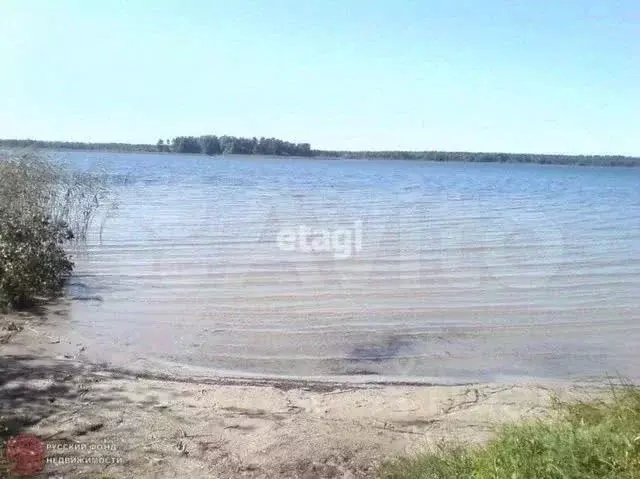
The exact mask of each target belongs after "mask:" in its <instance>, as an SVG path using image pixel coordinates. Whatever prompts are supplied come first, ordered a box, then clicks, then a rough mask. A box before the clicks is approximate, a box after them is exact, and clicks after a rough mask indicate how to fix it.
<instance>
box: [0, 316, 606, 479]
mask: <svg viewBox="0 0 640 479" xmlns="http://www.w3.org/2000/svg"><path fill="white" fill-rule="evenodd" d="M56 311H60V309H57V308H56V307H55V306H54V307H52V308H49V311H48V313H46V314H42V315H39V316H34V315H29V314H11V315H4V316H0V338H2V339H0V341H1V342H2V344H0V351H2V354H1V355H0V364H1V366H2V367H1V369H2V370H3V372H5V374H4V378H2V379H0V416H4V417H5V421H6V420H7V417H9V418H14V419H13V420H14V421H18V423H19V424H20V426H21V429H22V430H24V431H26V432H29V433H32V434H36V435H37V436H38V437H40V438H46V439H45V442H46V443H47V444H48V445H50V444H53V447H54V448H55V447H58V445H59V444H71V445H77V446H76V447H77V448H78V449H79V450H77V451H69V450H68V449H64V447H62V446H61V447H60V448H59V449H60V450H58V449H55V450H53V452H52V453H51V457H53V458H58V459H59V460H60V461H63V459H64V458H67V457H69V456H73V457H76V458H79V459H80V460H81V459H82V458H83V457H86V456H87V454H89V453H88V452H87V450H84V449H82V448H83V447H84V446H83V445H88V446H89V447H91V444H96V443H100V444H102V443H104V444H110V445H111V447H112V451H111V452H110V453H109V454H107V456H109V457H112V458H113V459H114V463H110V464H102V465H100V464H83V465H82V466H79V465H78V464H65V463H64V462H57V463H55V464H48V465H47V468H46V469H45V471H49V472H55V473H58V474H64V475H65V477H84V476H83V474H87V473H93V474H98V475H99V474H103V477H106V478H120V477H127V478H128V477H131V478H133V477H167V478H168V477H176V474H177V475H178V476H180V475H183V476H184V477H194V478H199V477H202V478H208V477H221V478H226V477H228V478H232V477H265V478H267V477H291V478H298V477H309V478H321V477H351V478H353V477H362V478H369V477H372V478H373V477H376V471H377V467H378V465H379V464H380V462H381V461H383V460H385V459H388V458H390V457H394V456H397V455H407V454H412V453H415V452H419V451H423V450H425V449H428V448H430V447H433V446H434V445H435V444H437V443H438V442H439V441H441V440H458V441H460V442H465V443H471V444H480V443H484V442H486V441H487V440H488V439H489V438H490V437H491V435H492V434H493V432H494V431H495V429H496V428H497V427H499V426H500V425H501V424H504V423H508V422H515V421H519V420H522V419H533V418H538V417H544V416H545V415H547V414H548V412H549V409H548V408H549V405H550V403H551V399H552V397H558V398H560V399H576V398H587V397H591V396H592V395H596V396H597V395H599V394H601V393H602V392H603V388H602V384H600V385H599V384H595V383H594V384H574V383H567V382H558V381H555V382H554V381H545V382H539V381H518V382H514V383H486V384H482V383H478V384H465V385H426V384H415V383H412V384H408V383H405V384H399V383H396V384H380V383H372V382H363V383H344V382H342V383H340V382H330V381H328V382H327V381H305V380H297V381H296V380H282V379H276V378H269V379H267V378H261V379H258V378H252V379H249V378H240V377H236V378H231V377H211V378H204V377H176V376H171V375H167V374H162V373H158V372H153V371H146V372H132V371H124V370H122V369H120V370H118V369H116V368H110V367H109V366H108V365H104V366H101V365H95V364H88V363H86V362H84V361H82V360H78V358H77V357H76V358H73V357H71V358H64V357H60V356H58V355H57V353H56V346H57V345H59V344H61V343H63V342H65V341H67V340H68V338H65V337H60V336H59V334H60V333H61V332H62V331H61V328H59V327H58V326H57V325H59V324H60V323H59V322H60V321H64V320H65V319H64V318H63V317H62V316H61V315H59V314H58V315H56ZM7 328H9V329H10V330H9V329H7ZM76 346H78V347H80V348H81V347H82V346H81V345H76ZM16 418H17V419H16ZM103 456H104V454H103ZM48 457H49V456H48ZM54 460H56V459H51V461H54ZM72 460H73V459H72Z"/></svg>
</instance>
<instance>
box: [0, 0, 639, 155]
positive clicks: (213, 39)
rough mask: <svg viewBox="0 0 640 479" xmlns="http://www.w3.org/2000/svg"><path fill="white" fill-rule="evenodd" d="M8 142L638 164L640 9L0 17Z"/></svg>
mask: <svg viewBox="0 0 640 479" xmlns="http://www.w3.org/2000/svg"><path fill="white" fill-rule="evenodd" d="M0 62H1V67H0V68H1V69H0V137H1V138H37V139H45V140H77V141H122V142H145V143H150V142H151V143H155V141H156V140H157V139H158V138H160V137H162V138H167V137H173V136H176V135H200V134H207V133H214V134H231V135H237V136H275V137H278V138H282V139H289V140H294V141H307V142H310V143H312V146H313V147H318V148H327V149H329V148H336V149H408V150H431V149H437V150H454V151H459V150H464V151H508V152H548V153H597V154H606V153H619V154H630V155H637V156H640V3H639V2H638V0H621V1H614V0H607V1H604V0H602V1H601V0H555V1H538V0H529V1H517V0H513V1H506V0H504V1H481V0H460V1H456V0H438V1H431V0H415V1H409V0H396V1H392V0H386V1H382V0H366V1H365V0H362V1H349V0H340V1H328V0H323V1H303V0H290V1H283V0H270V1H266V0H264V1H253V2H249V1H240V0H239V1H231V0H224V1H219V0H199V1H196V0H193V1H189V0H183V1H180V2H178V1H160V0H158V1H151V0H148V1H135V0H131V1H116V0H110V1H107V0H105V1H100V2H98V1H95V2H94V1H90V0H75V1H72V0H58V1H54V0H48V1H34V0H1V1H0Z"/></svg>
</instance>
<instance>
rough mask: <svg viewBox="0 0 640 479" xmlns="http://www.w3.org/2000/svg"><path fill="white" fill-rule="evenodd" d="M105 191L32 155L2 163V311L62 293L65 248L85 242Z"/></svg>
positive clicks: (68, 267)
mask: <svg viewBox="0 0 640 479" xmlns="http://www.w3.org/2000/svg"><path fill="white" fill-rule="evenodd" d="M104 192H105V189H104V188H103V186H102V184H101V183H100V182H99V181H97V179H96V178H95V177H93V176H91V175H87V174H81V173H78V172H74V171H72V170H68V169H65V168H64V167H63V166H62V165H61V164H59V163H56V162H54V161H52V160H48V159H46V158H43V157H39V156H35V155H32V154H26V155H20V156H14V157H12V158H0V308H2V309H13V308H23V307H28V306H32V305H33V304H34V303H35V302H37V301H38V300H39V299H49V298H52V297H55V296H56V295H58V294H60V293H61V292H62V289H63V286H64V283H65V281H66V280H67V279H68V277H69V275H70V274H71V271H72V269H73V262H72V261H71V258H70V255H69V253H68V252H67V250H66V249H65V246H66V245H68V244H69V242H70V241H71V240H73V239H77V238H83V237H84V235H85V234H86V232H87V229H88V227H89V224H90V222H91V220H92V218H93V215H94V213H95V211H96V210H97V208H98V207H99V206H100V200H101V198H102V197H103V196H104Z"/></svg>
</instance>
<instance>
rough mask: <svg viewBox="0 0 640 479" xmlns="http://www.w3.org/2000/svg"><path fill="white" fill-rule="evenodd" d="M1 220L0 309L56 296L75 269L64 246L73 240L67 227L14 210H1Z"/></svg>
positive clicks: (62, 223)
mask: <svg viewBox="0 0 640 479" xmlns="http://www.w3.org/2000/svg"><path fill="white" fill-rule="evenodd" d="M0 219H1V221H0V307H3V308H23V307H27V306H31V305H32V304H33V302H34V301H35V300H36V299H37V298H41V297H44V298H50V297H53V296H55V295H57V294H58V293H59V292H60V291H61V289H62V287H63V285H64V282H65V281H66V279H67V278H68V277H69V275H70V274H71V271H72V269H73V263H72V262H71V260H70V259H69V258H68V257H67V253H66V252H65V250H64V247H63V245H64V244H65V243H66V242H67V241H69V240H71V239H72V238H73V233H72V231H71V230H70V229H69V228H68V227H67V224H66V223H64V222H55V221H52V220H51V218H50V217H47V216H46V215H44V214H42V213H38V212H28V213H21V212H17V211H15V210H0Z"/></svg>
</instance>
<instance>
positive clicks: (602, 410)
mask: <svg viewBox="0 0 640 479" xmlns="http://www.w3.org/2000/svg"><path fill="white" fill-rule="evenodd" d="M554 411H555V415H554V417H552V418H551V419H548V420H545V421H535V422H528V423H524V424H517V425H510V426H506V427H504V428H503V429H502V430H501V431H500V432H499V434H498V435H497V437H496V438H495V439H494V440H492V441H491V442H490V443H489V444H487V445H486V446H485V447H480V448H470V447H464V446H452V445H441V446H440V447H439V448H438V450H436V451H435V452H432V453H427V454H423V455H420V456H416V457H411V458H404V459H398V460H394V461H391V462H388V463H386V464H385V465H384V466H383V467H382V469H381V471H380V477H381V478H384V479H638V478H640V389H638V388H635V387H633V386H620V387H615V388H613V390H612V394H611V397H610V398H609V399H608V400H607V401H598V402H591V403H584V402H582V403H561V402H557V401H556V402H555V404H554Z"/></svg>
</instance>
